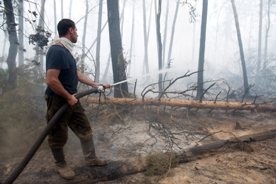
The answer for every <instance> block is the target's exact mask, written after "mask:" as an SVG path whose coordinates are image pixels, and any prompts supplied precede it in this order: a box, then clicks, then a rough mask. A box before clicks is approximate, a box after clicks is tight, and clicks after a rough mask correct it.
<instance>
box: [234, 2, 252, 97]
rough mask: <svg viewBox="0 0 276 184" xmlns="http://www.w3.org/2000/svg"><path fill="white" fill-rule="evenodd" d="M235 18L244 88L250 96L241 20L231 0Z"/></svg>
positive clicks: (245, 92)
mask: <svg viewBox="0 0 276 184" xmlns="http://www.w3.org/2000/svg"><path fill="white" fill-rule="evenodd" d="M231 4H232V8H233V13H234V18H235V25H236V30H237V38H238V43H239V49H240V57H241V65H242V73H243V86H244V94H245V95H247V94H249V86H248V79H247V71H246V64H245V58H244V52H243V44H242V39H241V31H240V25H239V19H238V13H237V9H236V5H235V1H234V0H231Z"/></svg>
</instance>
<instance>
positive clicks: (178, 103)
mask: <svg viewBox="0 0 276 184" xmlns="http://www.w3.org/2000/svg"><path fill="white" fill-rule="evenodd" d="M87 102H88V103H92V104H117V105H155V106H158V105H166V106H174V107H187V108H199V109H222V110H250V111H257V112H265V111H269V112H276V106H274V105H273V104H268V103H267V104H255V103H241V102H223V101H215V102H214V101H202V102H200V101H197V100H187V99H160V100H158V99H156V98H148V99H135V98H112V97H108V98H105V99H100V100H99V98H96V97H89V98H88V99H87Z"/></svg>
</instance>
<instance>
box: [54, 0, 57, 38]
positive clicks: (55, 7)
mask: <svg viewBox="0 0 276 184" xmlns="http://www.w3.org/2000/svg"><path fill="white" fill-rule="evenodd" d="M56 26H57V4H56V0H54V30H55V36H57V28H56Z"/></svg>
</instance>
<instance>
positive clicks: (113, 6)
mask: <svg viewBox="0 0 276 184" xmlns="http://www.w3.org/2000/svg"><path fill="white" fill-rule="evenodd" d="M107 11H108V25H109V40H110V49H111V59H112V69H113V81H114V83H116V82H120V81H123V80H126V61H125V58H124V56H123V47H122V39H121V33H120V20H119V1H118V0H107ZM114 96H115V97H124V96H128V84H127V83H123V84H121V85H118V86H115V87H114Z"/></svg>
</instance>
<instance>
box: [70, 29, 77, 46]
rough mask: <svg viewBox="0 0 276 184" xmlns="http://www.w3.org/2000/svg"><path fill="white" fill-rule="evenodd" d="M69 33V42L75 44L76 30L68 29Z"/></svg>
mask: <svg viewBox="0 0 276 184" xmlns="http://www.w3.org/2000/svg"><path fill="white" fill-rule="evenodd" d="M69 32H70V40H71V42H73V43H77V41H78V33H77V28H73V27H72V28H70V29H69Z"/></svg>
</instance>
